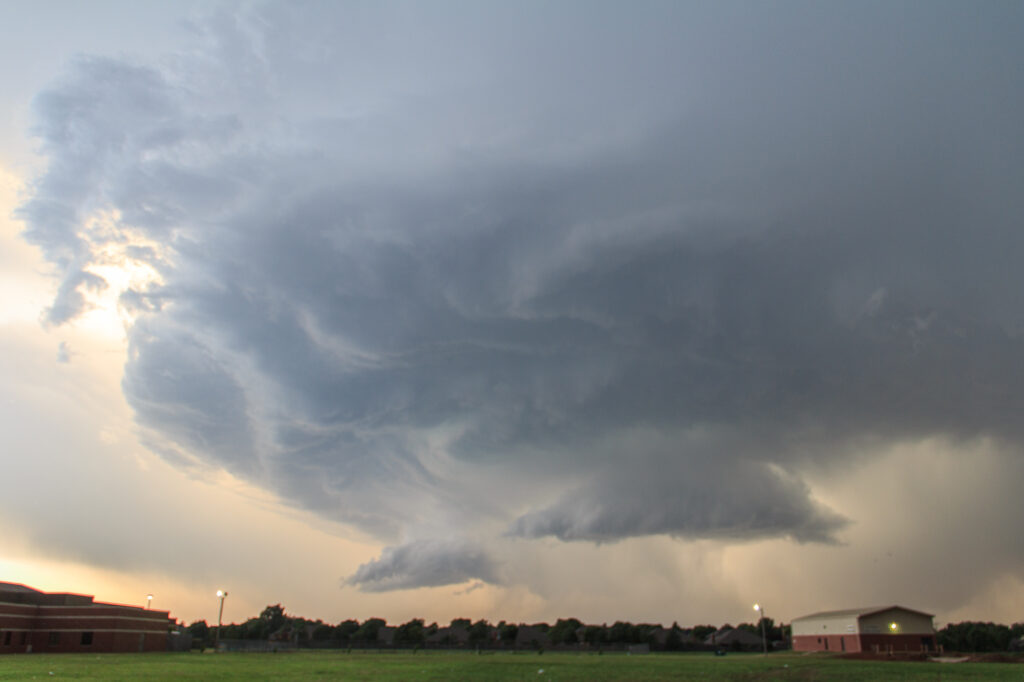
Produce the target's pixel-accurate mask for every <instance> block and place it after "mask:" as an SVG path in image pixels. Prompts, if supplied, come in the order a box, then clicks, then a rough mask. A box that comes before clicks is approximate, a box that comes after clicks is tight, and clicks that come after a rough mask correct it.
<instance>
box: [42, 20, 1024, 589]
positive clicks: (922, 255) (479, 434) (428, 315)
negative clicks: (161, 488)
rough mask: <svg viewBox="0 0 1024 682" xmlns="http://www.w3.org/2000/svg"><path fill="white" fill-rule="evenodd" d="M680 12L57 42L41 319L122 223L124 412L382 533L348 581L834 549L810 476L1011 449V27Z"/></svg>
mask: <svg viewBox="0 0 1024 682" xmlns="http://www.w3.org/2000/svg"><path fill="white" fill-rule="evenodd" d="M712 7H713V6H710V5H709V6H707V7H685V6H678V7H676V6H673V7H669V8H656V7H655V6H653V5H651V6H644V7H642V8H641V9H639V10H637V11H636V12H634V11H632V10H630V11H628V12H627V11H626V10H624V9H617V8H614V7H610V8H603V9H602V10H601V12H597V13H591V12H590V10H589V7H588V6H584V5H582V4H581V5H573V4H568V5H561V6H559V7H558V8H550V7H543V6H539V5H538V6H532V5H524V6H518V5H517V6H516V7H513V8H499V7H496V6H493V7H488V9H487V11H486V12H484V11H482V10H479V11H476V10H475V11H472V12H464V11H463V10H465V8H460V9H459V11H458V12H455V11H454V10H452V9H451V8H443V7H442V8H436V9H433V10H426V9H423V8H415V7H397V6H391V5H381V6H379V7H375V8H373V9H363V10H355V9H353V8H351V7H348V6H341V5H339V6H335V5H325V6H317V7H316V8H315V11H314V10H313V9H310V8H304V9H303V10H302V11H299V10H296V9H293V8H290V7H289V6H288V5H287V4H269V5H266V6H262V7H260V8H254V9H249V10H246V11H245V12H242V13H240V14H231V13H222V14H219V15H216V16H215V17H213V18H212V19H211V21H210V22H208V23H207V24H201V25H197V26H199V28H197V41H198V44H199V47H198V48H197V49H196V50H194V51H193V52H191V53H189V54H188V55H186V56H182V57H178V58H176V59H175V60H169V61H168V62H167V63H165V64H164V65H162V66H160V67H159V68H157V67H152V66H139V65H135V64H131V63H130V62H128V61H127V60H89V59H86V60H82V61H79V62H78V63H76V64H74V65H73V66H72V67H71V68H70V70H69V72H68V74H67V75H66V76H65V77H64V79H63V80H61V81H60V82H58V83H56V84H55V85H54V86H53V87H52V88H51V89H49V90H47V91H46V92H44V93H42V94H40V96H39V97H38V99H37V102H36V116H37V120H38V125H37V134H38V136H39V138H40V140H41V141H42V150H43V152H44V153H45V154H46V156H47V158H48V161H49V167H48V170H47V172H46V173H45V174H44V175H43V176H42V177H41V178H40V179H39V181H38V182H37V183H36V185H35V187H34V190H33V192H32V194H31V196H30V197H29V199H28V200H27V202H26V203H25V205H24V206H23V208H22V215H23V216H24V217H25V219H26V221H27V223H28V229H27V232H26V237H27V238H28V239H29V240H30V241H31V242H32V243H34V244H37V245H38V246H40V248H42V250H43V252H44V253H45V255H46V256H47V258H48V259H49V260H50V262H51V263H53V265H54V267H55V269H56V271H57V273H58V275H59V277H60V278H61V282H62V284H61V287H60V291H59V293H58V296H57V298H56V299H55V301H54V304H53V307H52V308H51V310H50V312H49V314H48V319H49V321H50V322H52V323H61V322H64V321H67V320H70V319H73V318H74V316H75V315H77V314H79V313H80V312H81V311H82V310H83V307H84V305H85V299H84V298H83V296H82V291H83V288H85V289H87V288H89V287H93V288H97V287H103V286H104V285H105V284H106V282H105V281H104V280H103V279H102V278H101V277H99V275H97V274H95V273H94V272H92V270H91V269H90V268H91V267H92V266H93V265H95V263H97V262H98V260H99V259H100V257H101V256H100V254H101V253H103V250H104V248H106V247H109V246H110V245H112V244H120V245H122V246H123V245H124V244H126V243H127V244H129V245H131V246H132V247H133V248H130V249H123V252H124V253H125V254H126V255H125V257H126V258H129V259H135V260H137V261H138V262H144V263H146V264H148V265H149V266H150V267H152V268H154V270H155V271H156V272H157V273H158V275H159V277H158V278H157V280H156V282H155V283H154V284H152V285H149V286H147V287H137V288H133V289H130V290H128V291H126V292H125V293H124V294H123V296H122V301H123V303H124V305H125V306H126V307H127V308H130V309H131V310H132V311H133V313H134V314H136V315H137V316H138V317H137V319H136V322H135V325H134V327H133V328H132V330H131V333H130V335H131V339H130V340H131V354H130V356H129V358H128V360H127V364H126V368H125V377H124V383H123V386H124V391H125V395H126V397H127V399H128V401H129V403H130V404H131V405H132V407H133V409H134V410H135V412H136V415H137V419H138V422H139V423H140V424H141V425H142V426H144V427H146V428H147V429H149V430H150V432H151V433H152V434H154V435H155V438H154V442H158V443H159V448H160V452H161V453H164V454H165V456H167V457H168V459H169V460H170V461H173V462H175V463H177V464H181V463H183V462H188V461H190V458H192V461H195V460H198V461H200V462H204V463H208V464H211V465H214V466H221V467H224V468H226V469H227V470H229V471H231V472H233V473H235V474H236V475H239V476H242V477H245V478H246V479H247V480H249V481H252V482H255V483H257V484H259V485H262V486H264V487H266V488H267V489H270V490H272V491H274V492H276V493H278V494H280V495H281V496H283V497H284V498H286V499H287V500H289V501H291V502H292V503H294V504H296V505H299V506H302V507H304V508H307V509H312V510H315V511H316V512H317V513H319V514H322V515H323V516H325V517H329V518H332V519H337V520H340V521H343V522H346V523H350V524H353V525H354V526H357V527H359V528H361V529H362V530H364V531H367V532H369V533H372V534H373V535H375V536H376V537H378V538H380V539H382V540H384V541H386V542H390V543H393V544H394V543H397V542H399V539H400V538H403V539H406V544H403V545H395V546H393V547H392V549H389V550H387V551H386V552H385V554H384V555H382V556H381V558H380V559H379V560H377V561H376V562H372V563H370V564H366V565H364V566H363V567H361V568H360V570H359V571H358V572H357V573H356V574H355V575H354V576H352V578H351V583H352V584H356V585H359V586H360V587H362V588H363V589H370V590H382V589H400V588H407V587H412V586H415V585H438V584H444V583H445V582H463V581H465V580H470V579H479V580H482V581H486V582H493V581H495V580H497V578H496V575H497V573H496V570H497V569H496V568H495V565H494V563H492V562H493V560H489V559H488V558H487V551H488V550H487V548H486V545H487V543H482V544H481V545H479V546H474V549H472V551H467V550H466V547H465V546H464V545H461V544H459V543H458V542H456V543H455V544H453V545H448V544H444V543H441V544H438V543H433V542H430V541H428V540H423V539H422V538H429V537H438V536H439V531H438V529H439V528H442V529H445V530H446V531H451V532H456V533H457V534H459V535H460V536H461V534H463V533H467V534H473V536H474V537H478V536H480V534H481V533H484V532H485V531H486V532H491V533H493V537H494V538H495V539H494V540H493V542H500V541H501V540H500V539H499V538H501V537H502V536H503V534H511V535H514V536H519V537H520V538H537V537H546V536H550V537H555V538H558V539H561V540H567V541H568V540H586V541H596V542H611V541H614V540H617V539H623V538H629V537H635V536H643V535H652V534H664V535H670V536H676V537H683V538H723V539H741V540H746V539H754V538H762V537H788V538H792V539H794V540H796V541H798V542H825V543H833V542H837V541H840V540H841V536H840V533H841V530H842V529H843V527H844V526H845V524H846V523H847V522H848V521H849V519H844V518H843V517H842V515H841V514H839V513H838V512H836V511H834V510H830V509H828V508H827V507H825V506H824V505H823V504H822V503H821V502H819V501H818V500H817V499H816V498H815V496H814V494H813V491H812V490H811V489H810V488H809V486H808V484H807V483H806V482H805V480H804V479H803V475H802V472H803V471H804V470H805V469H806V468H807V467H810V466H813V467H818V468H828V467H831V466H842V465H845V460H844V454H843V453H844V452H846V451H848V449H849V446H850V445H851V444H852V443H858V442H863V441H865V440H872V439H874V440H875V441H876V442H879V443H892V442H900V441H902V440H914V439H919V438H924V437H931V436H944V437H951V438H954V439H955V438H969V437H974V436H978V435H985V436H988V437H991V438H993V439H996V440H999V441H1001V442H1006V443H1009V444H1021V443H1022V442H1024V439H1022V436H1024V434H1022V432H1021V428H1020V426H1019V423H1020V420H1019V419H1018V415H1019V414H1021V412H1022V411H1024V389H1022V388H1021V387H1024V375H1022V374H1024V368H1022V366H1021V364H1020V363H1019V362H1018V359H1019V357H1020V355H1021V352H1022V351H1024V346H1022V338H1021V331H1022V330H1024V315H1022V314H1021V310H1020V307H1019V305H1017V294H1016V293H1015V292H1018V291H1020V290H1021V289H1022V287H1024V274H1022V272H1024V271H1022V270H1021V269H1020V268H1019V267H1018V260H1019V258H1018V256H1019V254H1020V253H1022V252H1024V244H1022V240H1024V233H1022V232H1021V231H1020V230H1019V229H1018V228H1019V218H1020V215H1022V213H1024V204H1022V199H1021V194H1020V192H1019V187H1020V181H1021V179H1022V177H1024V173H1022V170H1024V169H1022V168H1021V164H1020V159H1022V158H1024V148H1022V147H1024V135H1022V134H1021V133H1022V132H1024V131H1022V130H1021V121H1022V120H1024V115H1020V114H1024V111H1022V109H1024V106H1022V101H1021V97H1022V96H1021V94H1020V93H1022V92H1024V87H1022V86H1024V84H1022V83H1021V82H1020V78H1021V76H1020V74H1019V73H1017V72H1012V71H1008V70H1007V69H1005V67H1004V65H1005V64H1007V63H1015V60H1016V59H1017V57H1018V56H1019V55H1018V54H1017V49H1018V48H1017V47H1016V46H1017V43H1018V41H1017V39H1016V36H1015V35H1013V32H1012V31H1009V30H1008V29H1007V27H1008V26H1012V25H1017V24H1015V23H1014V21H1006V18H1005V17H1001V16H999V13H1000V12H1002V11H1004V10H1005V8H999V9H998V10H997V9H995V8H992V9H991V10H990V11H986V12H982V13H981V14H980V15H976V14H974V13H972V14H971V15H970V17H969V18H970V21H967V20H966V17H965V16H961V15H964V12H966V10H965V9H964V8H960V7H957V6H955V5H953V6H948V7H947V6H943V7H942V8H940V9H939V10H934V13H933V10H932V8H930V7H929V8H927V9H920V10H916V9H915V10H914V12H909V13H907V14H905V15H904V14H899V15H897V14H896V13H895V12H894V11H893V10H892V9H891V8H888V7H886V6H884V5H880V6H858V7H857V8H854V9H852V10H849V11H844V12H838V11H837V12H836V13H835V14H834V15H833V14H832V13H831V12H830V11H826V10H821V11H817V12H815V13H812V14H813V16H812V14H804V13H802V12H801V11H798V10H797V9H795V8H787V9H785V11H781V12H778V11H776V10H777V9H778V8H773V9H772V11H771V12H770V13H769V14H770V16H764V12H765V10H761V9H758V8H757V7H756V6H755V7H753V8H751V11H750V12H749V14H743V13H740V14H741V16H737V15H736V14H735V13H732V12H730V11H719V10H717V9H712ZM307 10H309V11H307ZM918 11H920V12H925V13H927V14H928V17H929V20H928V21H927V22H921V21H918V20H917V19H918V18H919V17H916V15H915V12H918ZM971 11H972V12H974V10H971ZM1005 11H1007V12H1010V13H1013V12H1016V11H1017V10H1005ZM453 12H455V13H454V14H452V13H453ZM979 17H980V18H979ZM456 19H457V20H456ZM807 22H810V24H811V25H810V26H806V25H805V24H806V23H807ZM385 28H386V29H387V30H384V29H385ZM367 36H375V37H374V38H368V37H367ZM566 36H572V39H571V40H570V41H569V42H568V43H567V42H566V40H565V37H566ZM357 37H358V38H359V39H358V40H357V39H356V38H357ZM780 46H785V47H784V49H783V48H782V47H780ZM997 93H998V104H993V102H995V101H996V100H994V99H993V98H994V97H996V96H997ZM984 103H988V104H989V105H987V106H982V104H984ZM97 214H102V215H104V216H108V217H110V216H113V217H112V218H109V219H107V220H96V219H95V216H96V215H97ZM181 453H185V455H187V456H185V455H182V454H181ZM453 529H454V530H453ZM517 541H522V540H517Z"/></svg>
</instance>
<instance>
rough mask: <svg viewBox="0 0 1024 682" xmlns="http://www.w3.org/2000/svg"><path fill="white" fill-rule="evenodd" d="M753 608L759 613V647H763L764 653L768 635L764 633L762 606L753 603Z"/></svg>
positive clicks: (766, 649) (766, 647)
mask: <svg viewBox="0 0 1024 682" xmlns="http://www.w3.org/2000/svg"><path fill="white" fill-rule="evenodd" d="M754 610H755V611H757V612H758V613H760V614H761V648H762V649H764V653H765V654H767V653H768V637H767V636H766V635H765V633H764V607H763V606H761V605H760V604H754Z"/></svg>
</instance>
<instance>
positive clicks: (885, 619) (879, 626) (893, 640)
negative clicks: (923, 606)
mask: <svg viewBox="0 0 1024 682" xmlns="http://www.w3.org/2000/svg"><path fill="white" fill-rule="evenodd" d="M933 618H934V616H933V615H932V614H930V613H924V612H923V611H916V610H914V609H908V608H906V607H904V606H895V605H894V606H869V607H865V608H859V609H844V610H841V611H822V612H820V613H812V614H810V615H809V616H802V617H800V618H794V619H793V623H792V627H793V650H794V651H836V652H861V651H864V652H874V653H896V652H901V653H902V652H908V651H915V652H916V651H934V650H935V626H934V624H933V623H932V619H933Z"/></svg>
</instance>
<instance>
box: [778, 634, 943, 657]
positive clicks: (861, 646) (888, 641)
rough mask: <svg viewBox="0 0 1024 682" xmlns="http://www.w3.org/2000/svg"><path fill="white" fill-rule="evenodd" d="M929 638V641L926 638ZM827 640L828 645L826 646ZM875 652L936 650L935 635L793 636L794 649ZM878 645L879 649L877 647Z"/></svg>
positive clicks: (831, 651) (832, 651)
mask: <svg viewBox="0 0 1024 682" xmlns="http://www.w3.org/2000/svg"><path fill="white" fill-rule="evenodd" d="M925 639H927V642H925V641H924V640H925ZM826 642H827V643H828V646H827V648H826ZM844 643H845V644H846V653H857V652H860V651H864V652H869V653H871V652H875V651H877V652H878V653H883V654H884V653H889V652H890V651H892V653H901V654H902V653H907V652H919V651H922V650H925V647H927V649H926V650H927V651H935V637H934V635H920V634H918V635H881V634H879V635H863V634H862V635H850V634H846V635H799V636H796V637H793V651H828V652H829V653H843V644H844ZM876 647H877V649H876Z"/></svg>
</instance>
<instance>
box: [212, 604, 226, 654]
mask: <svg viewBox="0 0 1024 682" xmlns="http://www.w3.org/2000/svg"><path fill="white" fill-rule="evenodd" d="M217 596H218V597H219V598H220V612H219V613H218V614H217V638H216V640H215V641H214V643H213V650H214V651H218V650H219V649H220V623H221V621H222V620H223V619H224V597H226V596H228V593H227V590H217Z"/></svg>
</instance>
